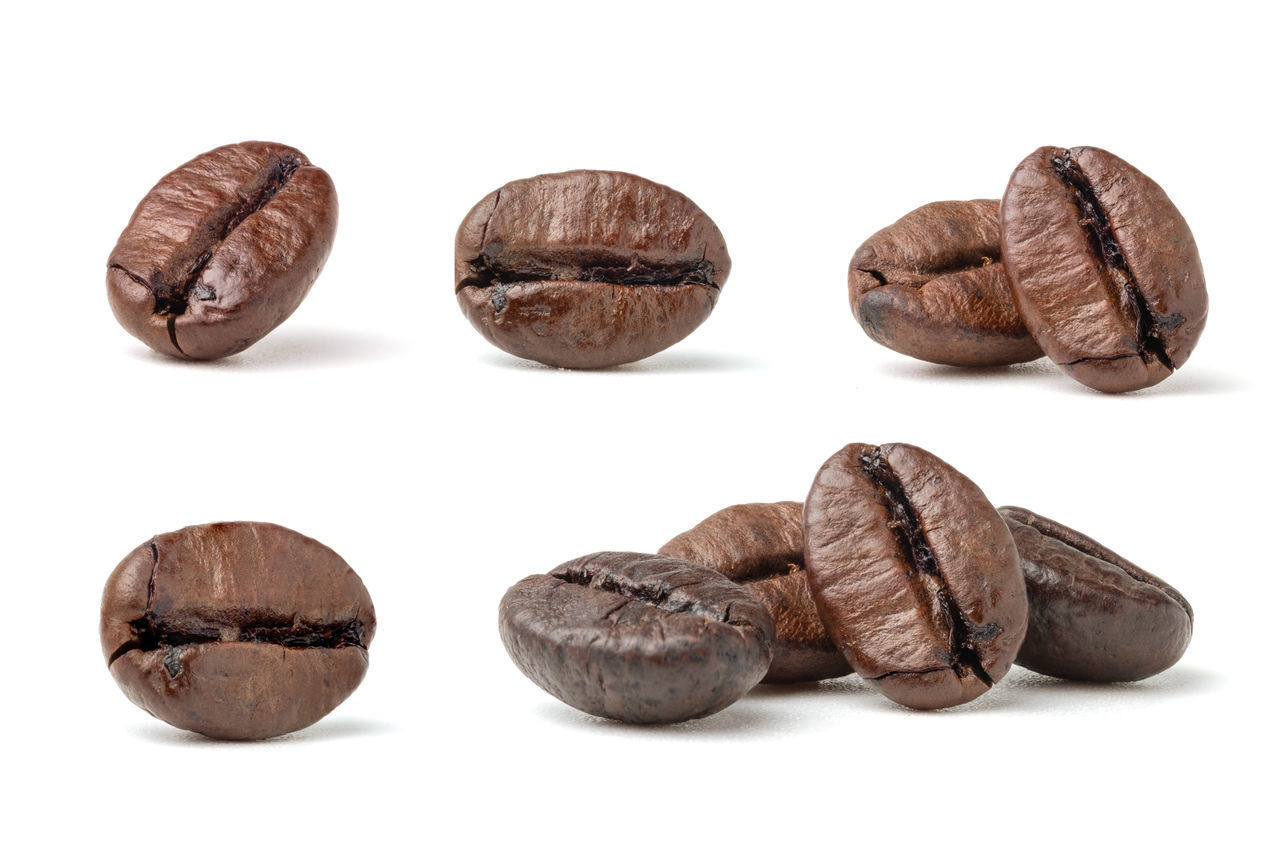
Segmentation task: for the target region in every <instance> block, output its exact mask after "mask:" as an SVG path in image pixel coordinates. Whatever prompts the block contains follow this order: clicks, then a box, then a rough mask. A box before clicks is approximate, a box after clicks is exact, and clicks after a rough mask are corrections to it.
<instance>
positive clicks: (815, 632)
mask: <svg viewBox="0 0 1280 853" xmlns="http://www.w3.org/2000/svg"><path fill="white" fill-rule="evenodd" d="M801 510H802V505H801V504H799V503H796V502H795V501H781V502H779V503H771V504H770V503H751V504H736V505H734V506H731V507H726V508H725V509H722V510H720V511H719V512H717V513H714V514H713V515H711V516H709V517H707V518H705V519H703V520H702V521H701V522H699V523H698V524H697V525H695V526H694V527H693V528H692V529H690V530H686V531H685V532H684V533H681V534H680V535H679V536H677V537H675V538H674V539H672V540H671V541H670V542H668V543H667V544H665V545H663V546H662V547H661V548H659V549H658V553H659V554H663V555H665V556H668V557H676V558H678V559H681V560H687V561H689V562H690V563H697V564H698V565H700V566H706V567H707V568H710V569H715V570H716V571H717V572H719V573H720V574H722V575H724V576H725V577H727V578H729V579H730V580H732V581H736V582H737V583H739V584H741V585H742V588H743V589H745V590H746V591H747V592H749V593H751V594H752V595H753V596H754V597H755V598H756V599H757V600H759V601H760V603H762V604H763V605H764V606H765V607H766V608H767V609H768V611H769V616H770V617H771V618H772V619H773V624H774V628H775V631H776V637H775V639H774V643H773V663H772V664H770V666H769V672H768V674H767V675H765V677H764V680H765V681H766V682H771V683H777V684H785V683H789V682H796V681H821V680H822V679H824V678H838V677H839V676H842V675H848V674H849V673H850V672H852V670H851V669H850V668H849V662H848V661H846V660H845V659H844V655H842V654H840V650H839V649H837V648H836V646H835V643H834V642H833V641H832V639H831V637H830V636H829V635H828V634H827V629H826V627H825V626H824V625H823V624H822V620H821V619H819V618H818V609H817V607H816V606H815V605H814V603H813V596H812V595H811V594H810V593H809V583H808V580H807V578H806V576H805V571H804V526H803V524H802V523H801V517H800V516H801Z"/></svg>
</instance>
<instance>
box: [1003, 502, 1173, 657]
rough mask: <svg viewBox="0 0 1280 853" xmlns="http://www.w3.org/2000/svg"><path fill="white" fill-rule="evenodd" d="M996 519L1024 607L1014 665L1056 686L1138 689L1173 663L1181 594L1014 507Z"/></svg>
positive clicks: (1081, 538) (1052, 523)
mask: <svg viewBox="0 0 1280 853" xmlns="http://www.w3.org/2000/svg"><path fill="white" fill-rule="evenodd" d="M1000 514H1001V515H1002V516H1004V520H1005V522H1006V523H1007V524H1008V525H1009V531H1010V532H1011V533H1012V534H1013V541H1014V543H1015V544H1016V545H1017V546H1018V560H1019V562H1020V563H1021V564H1022V573H1023V575H1024V576H1025V577H1026V580H1027V598H1028V599H1029V601H1030V605H1031V621H1030V625H1029V626H1028V628H1027V639H1026V640H1025V641H1024V642H1023V644H1022V650H1021V651H1019V652H1018V659H1017V663H1019V664H1021V665H1022V666H1025V667H1026V668H1027V669H1033V670H1035V671H1036V672H1041V673H1044V674H1045V675H1052V676H1054V677H1056V678H1073V679H1076V680H1079V681H1137V680H1138V679H1141V678H1147V677H1148V676H1152V675H1155V674H1156V673H1158V672H1163V671H1164V670H1166V669H1168V668H1169V667H1171V666H1173V665H1174V664H1175V663H1177V662H1178V659H1179V658H1181V657H1182V653H1183V652H1185V651H1186V650H1187V644H1188V643H1190V642H1191V622H1192V613H1191V605H1190V604H1188V603H1187V600H1186V599H1185V598H1183V597H1182V594H1181V593H1179V592H1178V591H1177V590H1176V589H1174V588H1173V587H1171V586H1169V584H1167V583H1165V582H1164V581H1162V580H1160V578H1158V577H1156V576H1155V575H1153V574H1150V573H1148V572H1145V571H1143V570H1142V569H1140V568H1138V567H1137V566H1135V565H1134V564H1133V563H1131V562H1129V561H1128V560H1126V559H1124V558H1123V557H1121V556H1120V555H1118V554H1116V553H1115V552H1114V551H1111V550H1110V549H1108V548H1104V547H1103V546H1102V545H1099V544H1098V543H1097V542H1095V541H1093V540H1092V539H1090V538H1089V537H1088V536H1085V535H1084V534H1082V533H1079V532H1077V531H1075V530H1072V529H1071V528H1070V527H1067V526H1066V525H1064V524H1059V523H1058V522H1056V521H1053V520H1052V519H1048V518H1045V517H1043V516H1039V515H1036V514H1035V513H1033V512H1031V511H1030V510H1026V509H1022V508H1020V507H1015V506H1005V507H1001V508H1000Z"/></svg>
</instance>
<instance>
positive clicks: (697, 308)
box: [454, 170, 729, 368]
mask: <svg viewBox="0 0 1280 853" xmlns="http://www.w3.org/2000/svg"><path fill="white" fill-rule="evenodd" d="M454 259H455V260H454V283H455V290H456V292H457V297H458V304H459V305H460V306H462V312H463V313H464V314H466V315H467V319H468V320H470V321H471V325H473V326H475V327H476V329H477V330H478V331H479V332H480V334H482V335H484V337H485V338H486V339H487V340H488V341H489V342H490V343H491V344H493V345H494V346H496V347H498V348H499V349H502V350H505V351H506V352H509V353H511V354H512V355H516V356H520V357H521V358H529V359H533V360H534V361H540V362H542V363H543V364H549V365H552V366H554V367H578V368H593V367H609V366H611V365H616V364H625V363H627V362H631V361H637V360H639V359H642V358H646V357H647V356H650V355H653V354H654V353H656V352H660V351H661V350H664V349H666V348H667V347H669V346H671V345H672V344H674V343H676V342H677V341H680V340H682V339H683V338H684V337H685V336H686V335H688V334H689V333H690V332H692V331H693V330H694V329H696V328H697V327H698V326H699V325H700V324H701V323H702V321H703V320H705V319H706V318H707V315H709V314H710V313H711V309H712V308H714V307H715V304H716V299H717V298H718V297H719V295H720V288H721V287H723V286H724V282H725V279H726V278H728V276H729V253H728V251H727V250H726V249H725V245H724V237H723V236H721V234H720V229H719V228H717V227H716V225H715V223H714V222H712V221H711V219H710V217H708V216H707V215H706V214H705V213H703V212H702V211H701V210H700V209H698V206H697V205H695V204H694V203H693V202H692V201H690V200H689V199H687V198H686V197H685V196H683V195H681V194H680V193H678V192H676V191H675V190H673V189H671V188H670V187H665V186H663V185H661V184H655V183H654V182H653V181H647V180H645V179H644V178H640V177H637V176H635V175H628V174H625V173H623V172H596V171H587V170H579V171H575V172H563V173H561V174H556V175H539V176H538V177H536V178H526V179H525V180H520V181H512V182H511V183H509V184H507V185H506V186H504V187H502V188H501V189H498V190H495V191H494V192H492V193H490V194H489V195H487V196H485V197H484V198H483V199H482V200H481V201H480V203H479V204H477V205H476V206H475V207H474V208H472V209H471V212H470V213H468V214H467V217H466V219H464V220H463V222H462V225H461V226H460V227H459V228H458V236H457V241H456V243H455V248H454Z"/></svg>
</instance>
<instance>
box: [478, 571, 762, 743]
mask: <svg viewBox="0 0 1280 853" xmlns="http://www.w3.org/2000/svg"><path fill="white" fill-rule="evenodd" d="M498 625H499V633H500V634H501V636H502V642H503V645H504V646H506V649H507V652H508V654H510V655H511V659H512V660H513V661H514V662H515V664H516V666H518V667H519V668H520V671H521V672H523V673H524V674H525V675H526V676H528V677H529V679H530V680H532V681H533V682H534V683H535V684H537V685H538V686H539V687H541V688H542V689H543V690H546V691H547V692H548V693H550V694H551V695H552V696H555V697H556V698H557V699H559V700H560V701H562V702H565V703H566V704H569V705H572V706H573V707H575V708H578V709H579V710H582V711H586V712H587V713H589V714H595V715H597V716H601V717H609V718H610V719H614V720H621V721H622V722H626V723H675V722H680V721H682V720H689V719H694V718H696V717H705V716H707V715H709V714H714V713H715V712H717V711H720V710H722V709H724V708H726V707H728V706H729V705H730V704H732V703H733V702H735V701H737V700H738V698H740V697H741V696H742V695H743V694H744V693H746V692H747V691H748V690H750V689H751V688H752V687H754V686H755V685H756V684H757V683H759V681H760V679H761V678H762V677H763V676H764V674H765V672H767V671H768V669H769V661H770V660H771V658H772V647H773V636H774V631H773V622H772V620H771V619H770V618H769V614H768V613H767V612H766V611H765V609H764V606H763V605H762V604H760V603H759V602H758V601H756V600H755V599H754V598H752V597H751V596H750V595H748V594H747V593H746V592H745V591H743V589H742V588H741V587H739V586H738V585H737V584H735V583H734V582H733V581H731V580H729V579H728V578H726V577H724V576H723V575H721V574H719V573H718V572H714V571H712V570H711V569H708V568H705V567H702V566H695V565H693V564H692V563H686V562H684V561H682V560H677V559H674V558H671V557H661V556H657V555H653V554H636V553H629V552H612V551H606V552H601V553H597V554H589V555H587V556H585V557H580V558H578V559H576V560H570V561H569V562H567V563H564V564H563V565H561V566H559V567H558V568H556V569H554V570H553V571H551V572H550V573H548V574H545V575H532V576H530V577H527V578H525V579H524V580H522V581H520V582H519V583H518V584H516V585H515V586H513V587H511V589H509V590H507V593H506V595H504V596H503V598H502V603H501V605H500V607H499V621H498Z"/></svg>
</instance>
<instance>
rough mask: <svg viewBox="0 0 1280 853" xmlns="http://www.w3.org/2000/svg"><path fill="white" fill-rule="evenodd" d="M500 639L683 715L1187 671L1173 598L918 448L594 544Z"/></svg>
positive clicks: (830, 464)
mask: <svg viewBox="0 0 1280 853" xmlns="http://www.w3.org/2000/svg"><path fill="white" fill-rule="evenodd" d="M500 611H501V612H500V620H499V624H500V632H501V635H502V640H503V643H504V644H505V645H506V647H507V651H508V652H509V653H510V655H511V658H512V660H514V661H515V663H516V665H517V666H518V667H519V668H520V669H521V671H523V672H524V674H525V675H527V676H528V677H529V678H530V679H532V680H533V681H534V682H535V683H537V684H538V685H539V686H540V687H542V688H543V689H545V690H546V691H547V692H549V693H551V694H552V695H554V696H556V697H557V698H559V699H561V700H562V701H564V702H566V703H568V704H570V705H572V706H574V707H575V708H579V709H581V710H583V711H586V712H588V713H591V714H596V715H599V716H602V717H610V718H613V719H617V720H622V721H624V722H630V723H673V722H679V721H682V720H687V719H692V718H696V717H704V716H706V715H708V714H712V713H715V712H716V711H719V710H722V709H723V708H725V707H727V706H728V705H729V704H731V703H732V702H734V701H735V700H737V699H738V698H739V697H741V696H742V695H743V694H744V693H746V692H747V691H748V690H750V689H751V688H752V687H753V686H754V685H755V684H757V683H758V682H760V681H761V680H762V679H763V680H764V681H766V682H803V681H818V680H822V679H827V678H834V677H838V676H842V675H846V674H848V673H849V672H850V671H853V672H856V673H857V674H858V675H860V676H861V677H862V678H864V679H866V680H867V681H868V682H869V683H870V684H871V685H872V686H874V687H875V689H876V690H878V691H880V692H881V693H883V694H884V695H885V696H887V697H889V698H890V699H892V700H894V701H896V702H899V703H901V704H903V705H906V706H908V707H911V708H919V709H937V708H946V707H950V706H954V705H959V704H961V703H964V702H968V701H969V700H971V699H974V698H976V697H978V696H980V695H982V694H983V693H985V692H986V691H987V690H988V689H990V688H991V687H992V686H994V685H995V684H996V682H998V681H1000V679H1001V678H1003V677H1004V675H1005V674H1006V673H1007V672H1008V671H1009V669H1010V667H1011V666H1012V665H1013V664H1014V663H1018V664H1021V665H1022V666H1025V667H1027V668H1029V669H1032V670H1035V671H1037V672H1040V673H1043V674H1045V675H1051V676H1056V677H1059V678H1069V679H1078V680H1085V681H1134V680H1137V679H1141V678H1146V677H1148V676H1151V675H1154V674H1156V673H1158V672H1161V671H1163V670H1165V669H1166V668H1168V667H1170V666H1172V665H1173V664H1174V663H1175V662H1177V660H1178V659H1179V658H1180V657H1181V656H1182V653H1183V651H1185V649H1186V647H1187V644H1188V643H1189V642H1190V639H1191V623H1192V613H1191V606H1190V605H1189V604H1187V601H1186V599H1184V598H1183V597H1182V596H1181V595H1180V594H1179V593H1178V591H1177V590H1175V589H1174V588H1173V587H1171V586H1169V585H1168V584H1166V583H1165V582H1163V581H1161V580H1160V579H1159V578H1157V577H1155V576H1154V575H1151V574H1149V573H1147V572H1145V571H1143V570H1142V569H1140V568H1138V567H1137V566H1135V565H1134V564H1133V563H1131V562H1129V561H1128V560H1125V559H1124V558H1122V557H1120V556H1119V555H1117V554H1115V553H1113V552H1112V551H1110V550H1108V549H1107V548H1105V547H1103V546H1102V545H1100V544H1098V543H1097V542H1095V541H1094V540H1092V539H1090V538H1089V537H1087V536H1084V535H1082V534H1080V533H1077V532H1076V531H1074V530H1071V529H1070V528H1068V527H1065V526H1064V525H1061V524H1058V523H1057V522H1054V521H1051V520H1049V519H1047V518H1043V517H1041V516H1038V515H1036V514H1035V513H1032V512H1029V511H1028V510H1025V509H1019V508H1017V507H1003V508H1001V509H999V510H997V509H996V508H995V507H994V506H992V505H991V503H990V502H989V501H988V500H987V498H986V497H985V496H984V495H983V493H982V491H981V490H980V489H979V488H978V487H977V486H976V485H974V483H973V482H972V481H970V480H969V479H968V478H967V477H965V476H964V475H963V474H961V473H960V472H959V471H956V470H955V469H954V468H952V467H951V466H950V465H948V464H947V463H945V462H943V461H942V460H941V459H939V458H938V457H936V456H934V455H933V454H931V453H929V452H927V451H924V450H921V449H920V448H918V447H913V446H911V445H908V444H888V445H883V446H879V447H876V446H872V445H867V444H850V445H848V446H847V447H845V448H843V449H841V450H840V451H839V452H838V453H836V454H835V455H834V456H832V457H831V458H830V459H829V460H827V462H826V464H824V465H823V466H822V469H821V470H820V471H819V472H818V475H817V477H816V479H815V480H814V483H813V487H812V488H811V490H810V492H809V495H808V498H807V500H806V501H805V503H804V504H803V505H802V504H799V503H794V502H783V503H776V504H742V505H738V506H732V507H729V508H727V509H724V510H721V511H719V512H717V513H715V514H714V515H712V516H711V517H710V518H707V519H706V520H705V521H703V522H702V523H700V524H698V525H697V526H696V527H694V528H693V529H691V530H689V531H687V532H685V533H682V534H680V535H679V536H677V537H675V538H674V539H672V540H671V541H670V542H668V543H667V544H666V545H664V546H662V548H660V549H659V550H658V553H657V554H656V555H654V554H636V553H624V552H603V553H598V554H591V555H588V556H586V557H581V558H579V559H576V560H571V561H570V562H568V563H565V564H563V565H562V566H560V567H558V568H556V569H554V570H553V571H551V572H549V573H547V574H545V575H534V576H532V577H528V578H525V579H524V580H523V581H521V582H520V583H518V584H516V585H515V586H513V587H512V588H511V589H510V590H508V592H507V594H506V596H505V597H504V598H503V599H502V604H501V608H500Z"/></svg>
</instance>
